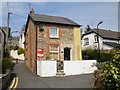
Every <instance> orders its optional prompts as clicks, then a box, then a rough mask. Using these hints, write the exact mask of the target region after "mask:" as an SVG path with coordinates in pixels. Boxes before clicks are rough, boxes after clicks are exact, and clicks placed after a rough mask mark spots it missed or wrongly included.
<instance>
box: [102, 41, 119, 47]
mask: <svg viewBox="0 0 120 90" xmlns="http://www.w3.org/2000/svg"><path fill="white" fill-rule="evenodd" d="M103 44H106V45H109V46H112V47H115V48H119V47H120V44H117V43H113V42H103Z"/></svg>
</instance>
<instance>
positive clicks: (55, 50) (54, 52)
mask: <svg viewBox="0 0 120 90" xmlns="http://www.w3.org/2000/svg"><path fill="white" fill-rule="evenodd" d="M49 48H50V59H52V60H55V59H57V60H58V59H59V45H50V47H49Z"/></svg>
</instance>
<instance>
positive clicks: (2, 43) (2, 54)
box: [0, 29, 5, 60]
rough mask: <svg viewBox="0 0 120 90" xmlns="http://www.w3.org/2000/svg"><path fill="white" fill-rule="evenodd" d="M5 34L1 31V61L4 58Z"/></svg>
mask: <svg viewBox="0 0 120 90" xmlns="http://www.w3.org/2000/svg"><path fill="white" fill-rule="evenodd" d="M4 48H5V33H4V31H3V30H2V29H0V60H1V59H2V58H3V57H4Z"/></svg>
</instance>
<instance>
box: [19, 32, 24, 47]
mask: <svg viewBox="0 0 120 90" xmlns="http://www.w3.org/2000/svg"><path fill="white" fill-rule="evenodd" d="M24 42H25V36H24V30H23V31H22V33H21V35H20V39H19V47H20V48H23V49H24Z"/></svg>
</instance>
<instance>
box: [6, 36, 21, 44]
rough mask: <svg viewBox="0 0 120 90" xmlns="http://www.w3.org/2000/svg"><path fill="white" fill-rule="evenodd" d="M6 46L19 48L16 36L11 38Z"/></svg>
mask: <svg viewBox="0 0 120 90" xmlns="http://www.w3.org/2000/svg"><path fill="white" fill-rule="evenodd" d="M8 45H9V46H19V37H18V36H16V37H15V36H14V37H13V36H11V38H9V40H8Z"/></svg>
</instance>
